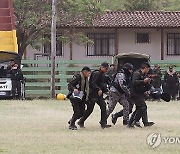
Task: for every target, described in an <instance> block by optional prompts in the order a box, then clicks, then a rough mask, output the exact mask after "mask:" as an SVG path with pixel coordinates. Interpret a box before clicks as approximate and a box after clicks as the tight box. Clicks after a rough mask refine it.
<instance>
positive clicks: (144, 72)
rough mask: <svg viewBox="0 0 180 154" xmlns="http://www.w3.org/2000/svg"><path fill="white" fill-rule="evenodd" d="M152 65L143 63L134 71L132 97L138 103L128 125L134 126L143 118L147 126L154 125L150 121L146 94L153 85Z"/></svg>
mask: <svg viewBox="0 0 180 154" xmlns="http://www.w3.org/2000/svg"><path fill="white" fill-rule="evenodd" d="M149 70H150V65H149V64H148V63H143V64H142V65H141V68H140V69H139V70H137V71H136V72H134V74H133V77H132V88H131V99H132V101H133V102H134V103H135V105H136V110H135V111H134V112H133V114H132V115H131V118H130V121H129V124H128V127H130V128H133V127H134V125H135V124H136V123H137V122H139V120H140V119H141V118H142V121H143V124H144V126H145V127H147V126H152V125H153V124H154V122H148V116H147V105H146V103H145V96H146V95H147V94H148V91H149V90H150V88H151V87H152V86H151V84H150V82H151V78H149V77H148V72H149Z"/></svg>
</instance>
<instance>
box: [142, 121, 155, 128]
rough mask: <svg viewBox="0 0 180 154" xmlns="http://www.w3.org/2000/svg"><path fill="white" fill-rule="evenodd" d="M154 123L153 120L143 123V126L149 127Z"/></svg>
mask: <svg viewBox="0 0 180 154" xmlns="http://www.w3.org/2000/svg"><path fill="white" fill-rule="evenodd" d="M154 124H155V123H154V122H147V123H145V124H144V127H151V126H152V125H154Z"/></svg>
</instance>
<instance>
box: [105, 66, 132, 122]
mask: <svg viewBox="0 0 180 154" xmlns="http://www.w3.org/2000/svg"><path fill="white" fill-rule="evenodd" d="M132 73H133V65H132V64H130V63H125V64H124V65H123V67H122V69H121V70H120V71H119V72H118V73H117V74H115V77H114V79H113V81H112V85H111V87H110V92H109V104H108V109H107V117H108V116H109V115H110V114H111V113H112V112H113V110H114V108H115V106H116V104H117V102H118V101H119V103H120V104H121V105H123V125H127V124H128V122H129V102H128V98H129V97H130V86H129V85H130V81H131V75H132Z"/></svg>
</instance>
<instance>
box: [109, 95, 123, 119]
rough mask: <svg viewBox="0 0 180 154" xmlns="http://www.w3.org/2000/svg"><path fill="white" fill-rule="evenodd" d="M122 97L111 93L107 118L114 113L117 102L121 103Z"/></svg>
mask: <svg viewBox="0 0 180 154" xmlns="http://www.w3.org/2000/svg"><path fill="white" fill-rule="evenodd" d="M119 98H120V96H119V95H118V94H116V93H114V92H110V93H109V104H108V108H107V118H108V117H109V115H110V114H111V113H112V112H113V110H114V108H115V106H116V104H117V102H118V101H119Z"/></svg>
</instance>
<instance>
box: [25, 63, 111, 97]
mask: <svg viewBox="0 0 180 154" xmlns="http://www.w3.org/2000/svg"><path fill="white" fill-rule="evenodd" d="M103 61H105V60H81V61H80V60H69V61H63V60H62V61H58V62H56V70H55V71H56V73H55V74H56V75H55V88H56V90H55V92H56V94H58V93H63V94H67V93H68V90H67V84H68V81H69V80H70V79H71V78H72V77H73V74H75V73H77V72H79V71H80V70H81V69H82V67H83V66H89V67H90V68H91V69H92V70H94V69H97V68H98V67H99V64H101V63H102V62H103ZM106 61H107V62H109V63H110V62H111V61H110V60H106ZM22 65H23V68H22V71H23V74H24V77H25V78H26V96H30V97H31V96H32V97H34V96H35V97H37V96H46V97H50V84H51V82H50V78H51V75H50V74H51V67H50V66H51V61H50V60H22Z"/></svg>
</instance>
